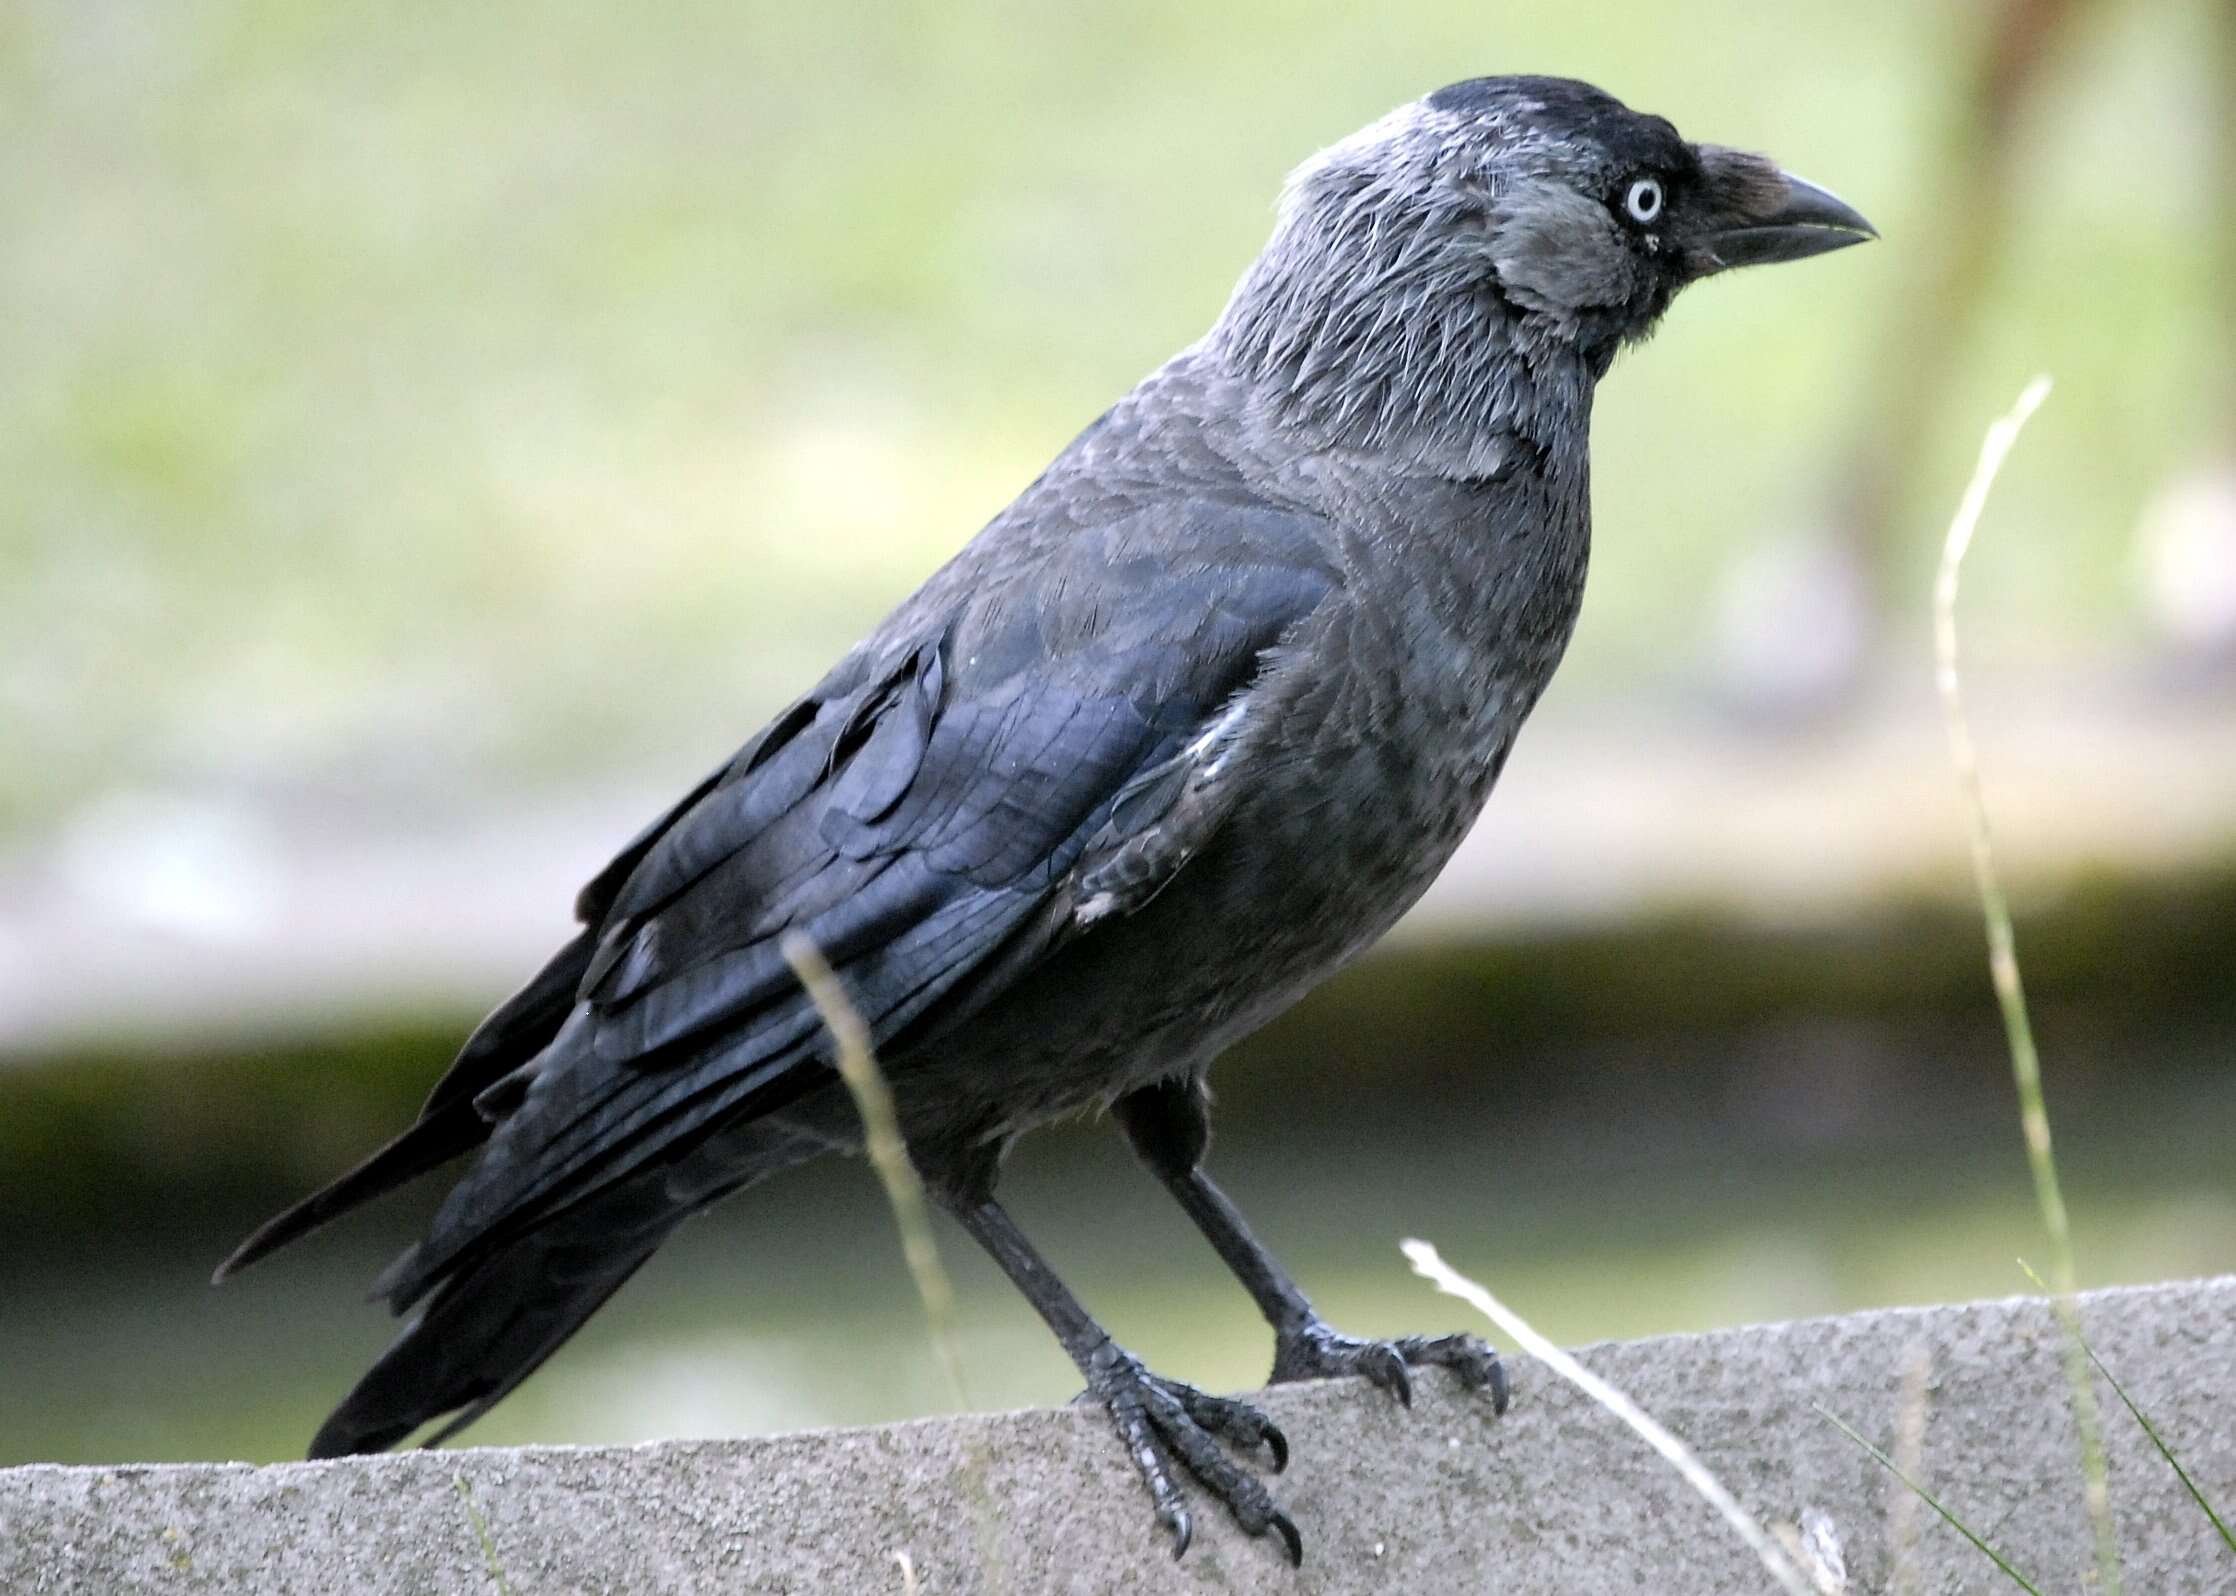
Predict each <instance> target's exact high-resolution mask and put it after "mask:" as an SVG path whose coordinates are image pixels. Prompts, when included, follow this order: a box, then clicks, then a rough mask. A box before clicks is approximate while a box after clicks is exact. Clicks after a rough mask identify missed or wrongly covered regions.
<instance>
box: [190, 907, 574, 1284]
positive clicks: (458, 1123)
mask: <svg viewBox="0 0 2236 1596" xmlns="http://www.w3.org/2000/svg"><path fill="white" fill-rule="evenodd" d="M591 951H592V937H591V933H590V932H589V931H588V930H587V929H585V930H583V931H582V932H580V933H578V934H577V935H576V937H575V939H574V940H573V941H571V942H569V943H568V944H567V945H566V946H565V947H563V948H561V949H560V950H559V951H558V953H556V954H555V955H553V957H552V958H551V960H550V961H549V962H548V963H547V964H545V965H544V967H543V968H542V969H541V970H539V971H537V972H536V974H535V976H534V978H533V979H531V980H530V981H529V982H528V984H527V985H526V986H523V987H522V988H521V989H520V990H519V991H518V992H515V993H514V994H513V995H512V996H511V997H509V998H507V999H506V1000H505V1001H504V1002H503V1003H502V1004H500V1005H498V1007H497V1008H496V1010H495V1011H494V1012H493V1013H491V1014H490V1016H489V1017H488V1018H487V1019H485V1020H483V1021H482V1022H481V1024H480V1025H478V1026H476V1027H475V1028H474V1034H473V1035H471V1036H469V1037H468V1038H466V1045H465V1046H464V1047H462V1048H460V1049H459V1050H458V1057H457V1059H456V1060H455V1061H454V1062H453V1063H452V1064H451V1066H450V1069H449V1070H448V1071H447V1072H446V1073H445V1074H444V1075H443V1078H442V1079H441V1080H440V1081H439V1082H437V1083H436V1085H435V1089H434V1091H433V1093H432V1094H430V1095H429V1097H428V1099H427V1105H426V1107H425V1108H423V1109H422V1110H421V1111H420V1117H419V1121H418V1123H417V1124H415V1125H413V1126H412V1127H411V1128H410V1129H408V1130H406V1131H405V1132H404V1133H403V1134H402V1135H401V1136H398V1137H397V1138H396V1139H395V1140H394V1141H392V1142H390V1143H389V1144H388V1145H387V1146H385V1147H383V1148H381V1149H380V1151H379V1152H377V1153H374V1154H373V1155H372V1156H371V1157H370V1158H368V1159H366V1160H365V1161H364V1162H363V1163H361V1164H359V1165H358V1166H357V1167H356V1168H355V1169H353V1170H351V1171H350V1172H349V1173H348V1174H346V1175H344V1176H342V1177H341V1178H340V1179H339V1180H337V1181H335V1182H333V1183H332V1184H331V1185H329V1186H326V1187H325V1188H323V1189H322V1190H319V1191H315V1192H313V1193H311V1195H310V1196H308V1197H306V1198H304V1199H303V1200H302V1201H301V1202H299V1203H297V1204H296V1205H295V1206H294V1207H292V1208H290V1209H288V1210H287V1212H285V1213H283V1214H280V1215H278V1216H276V1217H275V1218H273V1219H270V1220H268V1221H266V1222H265V1223H264V1225H263V1226H261V1227H260V1228H259V1229H258V1230H257V1232H256V1233H255V1234H254V1235H252V1236H250V1237H249V1238H248V1240H246V1241H244V1242H242V1243H241V1244H240V1246H239V1247H237V1248H235V1249H234V1251H233V1255H232V1256H231V1257H230V1258H227V1259H226V1260H225V1262H223V1263H221V1264H219V1265H218V1266H217V1273H216V1274H215V1275H213V1276H212V1277H211V1278H212V1280H213V1281H215V1282H217V1283H220V1284H222V1283H223V1282H224V1281H226V1280H228V1279H230V1278H232V1277H233V1276H234V1275H237V1274H239V1273H240V1272H241V1271H242V1270H243V1269H246V1268H247V1267H248V1266H249V1265H250V1264H252V1263H255V1262H256V1261H257V1260H258V1259H260V1258H263V1257H266V1256H268V1255H269V1254H271V1253H274V1252H277V1251H278V1250H279V1249H280V1248H282V1247H284V1246H286V1245H287V1244H288V1243H289V1242H292V1241H298V1240H300V1239H301V1238H302V1237H304V1236H306V1235H308V1234H310V1233H311V1232H312V1231H314V1230H316V1229H318V1227H319V1226H321V1225H323V1224H325V1223H327V1222H328V1221H329V1220H331V1219H334V1218H336V1217H338V1216H339V1215H342V1214H345V1213H347V1212H348V1211H349V1210H350V1209H352V1208H356V1207H358V1206H360V1205H361V1204H364V1203H368V1202H371V1201H372V1200H373V1199H374V1198H376V1197H379V1196H381V1195H383V1194H385V1193H387V1192H391V1191H394V1190H395V1189H396V1188H397V1187H398V1186H401V1185H403V1184H404V1183H405V1182H406V1181H410V1180H416V1179H417V1178H418V1177H419V1176H421V1175H424V1174H426V1173H427V1172H428V1171H429V1170H431V1169H434V1168H437V1167H438V1166H440V1165H443V1164H447V1163H449V1162H450V1161H451V1160H452V1159H453V1158H456V1157H458V1156H460V1155H461V1154H463V1153H467V1152H471V1151H472V1150H473V1149H474V1148H476V1147H478V1146H480V1145H481V1144H482V1143H483V1142H485V1141H487V1140H488V1139H489V1132H490V1125H489V1122H488V1121H487V1120H486V1119H484V1118H483V1117H482V1115H481V1114H480V1113H479V1112H478V1111H477V1110H476V1109H475V1107H474V1101H473V1100H474V1098H475V1096H476V1095H477V1094H479V1093H480V1092H481V1091H482V1090H483V1089H485V1088H486V1087H488V1086H489V1085H491V1084H492V1083H494V1082H495V1081H497V1080H498V1079H500V1078H501V1077H503V1076H505V1075H508V1074H510V1073H511V1072H512V1071H513V1070H515V1069H517V1068H518V1067H519V1066H520V1065H522V1064H525V1063H526V1062H527V1061H528V1060H530V1059H532V1058H534V1057H535V1056H536V1055H537V1054H538V1053H540V1052H542V1051H543V1050H544V1048H545V1047H546V1046H548V1045H549V1044H550V1042H551V1039H552V1038H553V1037H554V1036H556V1035H557V1034H558V1032H559V1027H560V1026H561V1025H563V1024H564V1023H565V1022H566V1018H567V1013H568V1011H569V1010H570V1009H572V1008H573V1007H574V996H575V989H576V987H577V986H578V985H579V984H580V983H581V980H582V972H583V971H584V970H585V969H587V968H588V967H589V964H590V955H591Z"/></svg>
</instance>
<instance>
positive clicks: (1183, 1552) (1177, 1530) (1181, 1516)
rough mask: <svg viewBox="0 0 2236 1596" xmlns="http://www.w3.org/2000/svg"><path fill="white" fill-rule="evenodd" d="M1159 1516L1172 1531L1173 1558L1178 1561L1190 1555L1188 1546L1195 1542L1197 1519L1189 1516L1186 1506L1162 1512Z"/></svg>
mask: <svg viewBox="0 0 2236 1596" xmlns="http://www.w3.org/2000/svg"><path fill="white" fill-rule="evenodd" d="M1158 1517H1160V1518H1162V1519H1164V1521H1165V1528H1167V1529H1169V1530H1171V1531H1172V1560H1173V1561H1174V1562H1176V1563H1177V1562H1179V1561H1180V1559H1182V1558H1183V1557H1186V1556H1187V1555H1188V1548H1189V1547H1190V1546H1192V1545H1194V1544H1195V1539H1196V1521H1195V1520H1194V1519H1192V1518H1190V1517H1189V1516H1188V1510H1187V1509H1186V1508H1184V1507H1176V1508H1174V1509H1173V1510H1172V1511H1171V1513H1170V1514H1162V1513H1160V1514H1159V1515H1158Z"/></svg>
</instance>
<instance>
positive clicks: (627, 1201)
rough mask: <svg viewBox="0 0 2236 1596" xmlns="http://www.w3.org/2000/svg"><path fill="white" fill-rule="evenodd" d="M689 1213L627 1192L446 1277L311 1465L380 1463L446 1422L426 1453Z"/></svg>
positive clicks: (353, 1394) (484, 1406)
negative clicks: (409, 1439)
mask: <svg viewBox="0 0 2236 1596" xmlns="http://www.w3.org/2000/svg"><path fill="white" fill-rule="evenodd" d="M690 1211H691V1208H690V1206H689V1205H686V1204H681V1203H678V1202H676V1201H675V1200H674V1199H673V1198H672V1197H671V1196H670V1195H669V1194H668V1191H667V1187H666V1183H665V1182H664V1181H662V1180H660V1179H657V1178H652V1179H647V1180H643V1181H638V1182H632V1183H631V1184H629V1185H627V1186H623V1187H620V1188H618V1189H616V1190H614V1191H612V1192H609V1193H608V1194H606V1195H605V1196H604V1197H602V1198H600V1199H599V1200H597V1201H594V1202H590V1203H585V1204H583V1205H582V1206H581V1207H580V1208H577V1209H572V1210H569V1211H568V1212H567V1213H565V1214H564V1215H562V1216H559V1217H557V1218H555V1219H553V1220H551V1221H549V1222H547V1223H546V1224H544V1225H543V1226H541V1227H539V1228H537V1229H535V1230H533V1231H530V1232H528V1233H527V1234H525V1235H522V1236H520V1237H518V1238H517V1239H515V1240H514V1241H512V1242H511V1243H510V1244H509V1245H507V1246H505V1247H504V1248H502V1249H501V1250H499V1251H497V1252H495V1253H494V1254H492V1255H490V1256H488V1257H487V1258H485V1259H483V1260H482V1261H481V1262H480V1263H479V1264H478V1265H477V1266H476V1267H475V1268H473V1269H471V1270H470V1271H467V1272H465V1273H462V1274H459V1275H455V1276H453V1277H452V1278H451V1279H450V1280H449V1281H448V1282H446V1283H445V1284H444V1286H443V1287H442V1289H441V1290H439V1291H438V1292H436V1294H435V1295H434V1297H433V1298H432V1299H431V1300H430V1301H429V1302H428V1304H427V1306H426V1308H425V1309H424V1310H423V1311H422V1312H421V1313H420V1314H419V1315H418V1317H416V1318H415V1319H413V1320H412V1322H411V1323H410V1324H408V1325H406V1326H405V1327H404V1331H403V1333H402V1334H401V1335H399V1336H398V1337H397V1338H396V1340H395V1341H394V1342H393V1343H392V1344H391V1345H390V1346H389V1348H388V1350H387V1351H386V1352H385V1353H383V1354H382V1355H381V1357H380V1360H379V1361H378V1362H377V1363H375V1364H374V1365H373V1366H372V1368H370V1369H369V1370H367V1371H366V1373H365V1376H364V1378H363V1379H361V1380H359V1381H358V1382H357V1385H356V1386H355V1388H354V1389H352V1390H351V1391H350V1393H349V1395H348V1396H347V1397H345V1398H343V1399H342V1403H341V1405H340V1406H339V1407H337V1408H336V1409H335V1410H334V1411H333V1413H332V1415H331V1416H329V1417H328V1418H327V1420H326V1422H325V1423H324V1424H323V1425H321V1426H320V1427H319V1431H318V1434H317V1436H316V1437H315V1438H314V1439H313V1440H312V1441H311V1446H310V1454H309V1455H310V1456H311V1457H313V1458H329V1457H346V1456H349V1455H351V1454H353V1453H358V1452H381V1451H386V1450H387V1449H388V1448H389V1447H392V1446H394V1445H395V1444H396V1443H397V1442H399V1441H401V1440H403V1439H404V1438H405V1437H406V1436H408V1435H410V1434H411V1433H412V1432H413V1431H415V1430H417V1429H419V1428H420V1427H421V1426H422V1425H424V1424H426V1423H428V1422H429V1421H431V1420H434V1419H439V1418H442V1417H444V1416H445V1415H450V1414H454V1415H456V1417H454V1418H453V1419H452V1420H451V1422H450V1423H449V1424H448V1425H447V1426H445V1427H444V1429H443V1430H442V1432H441V1433H440V1434H438V1435H436V1436H434V1437H433V1438H432V1439H431V1440H430V1441H429V1442H428V1444H429V1445H430V1446H431V1445H434V1444H435V1442H438V1441H442V1440H446V1439H448V1438H449V1437H450V1436H452V1435H454V1434H456V1433H457V1432H458V1431H459V1430H462V1429H464V1428H465V1427H466V1426H467V1425H469V1424H471V1423H473V1422H474V1420H476V1419H478V1418H480V1417H481V1416H482V1415H483V1414H484V1413H486V1412H488V1411H489V1409H490V1408H492V1407H494V1406H495V1405H496V1404H497V1403H498V1402H499V1401H500V1400H502V1399H503V1398H504V1397H505V1396H507V1395H509V1394H510V1393H511V1391H512V1390H513V1388H514V1387H515V1386H517V1385H519V1384H520V1382H521V1381H523V1380H525V1379H527V1378H528V1376H529V1375H531V1374H533V1373H534V1372H535V1371H536V1370H537V1369H538V1368H540V1367H541V1366H542V1365H543V1363H544V1360H545V1359H547V1358H549V1357H550V1356H551V1355H552V1354H553V1353H554V1352H556V1351H558V1350H559V1347H560V1345H561V1344H562V1343H563V1342H565V1341H566V1339H567V1338H568V1337H569V1336H571V1335H573V1334H574V1333H575V1331H577V1330H579V1329H580V1328H581V1327H582V1324H583V1321H584V1320H586V1319H588V1318H589V1317H590V1316H591V1314H593V1313H595V1312H597V1310H598V1309H599V1308H600V1307H602V1306H603V1305H604V1304H605V1301H606V1299H607V1298H609V1297H611V1296H612V1295H613V1294H614V1293H615V1292H616V1291H618V1290H620V1289H621V1287H622V1286H623V1285H624V1284H625V1283H626V1282H627V1281H628V1279H629V1277H630V1276H631V1275H633V1274H635V1273H636V1272H637V1270H638V1269H639V1268H640V1267H641V1266H642V1265H643V1263H644V1261H645V1260H646V1259H647V1258H649V1257H651V1256H652V1254H653V1251H654V1250H655V1249H656V1248H657V1247H658V1246H659V1245H660V1243H661V1242H663V1241H665V1240H666V1239H667V1237H668V1235H669V1233H670V1232H671V1231H672V1230H674V1228H675V1227H676V1225H677V1224H678V1223H680V1222H681V1221H682V1219H683V1218H684V1217H685V1215H686V1214H688V1213H689V1212H690Z"/></svg>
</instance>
